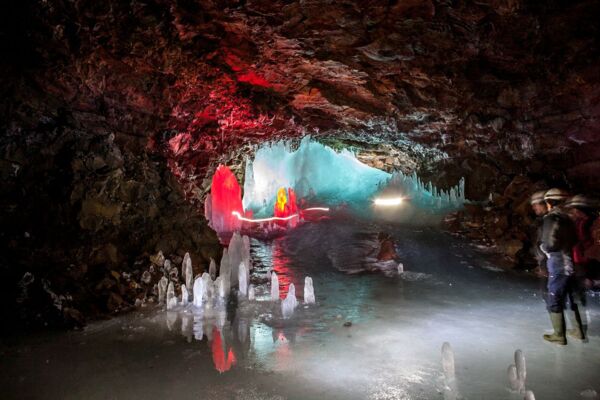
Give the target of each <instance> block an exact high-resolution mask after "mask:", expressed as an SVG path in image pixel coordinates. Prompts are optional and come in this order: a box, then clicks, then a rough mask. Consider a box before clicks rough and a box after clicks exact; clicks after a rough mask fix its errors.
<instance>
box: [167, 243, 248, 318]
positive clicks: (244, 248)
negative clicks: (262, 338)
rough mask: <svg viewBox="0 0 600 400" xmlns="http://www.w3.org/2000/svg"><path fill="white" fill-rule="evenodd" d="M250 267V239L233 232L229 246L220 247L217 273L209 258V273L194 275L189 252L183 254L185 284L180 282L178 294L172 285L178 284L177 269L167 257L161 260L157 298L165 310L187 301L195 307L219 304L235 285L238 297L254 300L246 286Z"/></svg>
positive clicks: (182, 264)
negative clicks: (179, 292) (162, 273)
mask: <svg viewBox="0 0 600 400" xmlns="http://www.w3.org/2000/svg"><path fill="white" fill-rule="evenodd" d="M159 254H160V255H162V253H159ZM251 268H252V262H251V260H250V239H249V238H248V237H247V236H241V235H240V234H239V233H237V232H235V233H234V234H233V236H232V238H231V242H230V244H229V248H226V249H223V256H222V258H221V266H220V268H219V274H218V276H217V265H216V263H215V261H214V260H212V259H211V262H210V266H209V269H208V270H209V272H208V273H207V272H204V273H203V274H202V275H201V276H196V277H195V278H194V272H193V268H192V260H191V257H190V255H189V253H186V254H185V256H184V258H183V262H182V263H181V271H182V273H181V279H182V280H183V282H184V283H181V285H180V289H181V295H180V296H177V295H176V293H175V285H179V283H180V279H179V273H178V269H177V268H176V267H174V266H172V264H171V262H170V261H169V260H164V264H163V272H164V276H163V277H162V278H161V279H160V281H159V282H158V284H157V290H158V301H159V303H160V304H164V305H166V307H167V310H172V309H174V308H176V307H178V306H187V305H188V304H190V303H191V304H192V305H193V306H194V307H196V308H202V307H212V306H214V305H218V304H222V303H223V302H224V301H225V299H226V298H227V297H228V296H229V294H230V292H231V289H232V288H233V287H237V288H238V293H239V295H240V296H241V297H248V298H249V299H250V300H253V299H254V297H255V292H254V287H252V285H249V283H250V269H251ZM174 270H175V272H174Z"/></svg>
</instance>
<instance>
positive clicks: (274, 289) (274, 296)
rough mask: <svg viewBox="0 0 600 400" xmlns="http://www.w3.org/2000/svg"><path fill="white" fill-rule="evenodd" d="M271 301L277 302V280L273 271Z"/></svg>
mask: <svg viewBox="0 0 600 400" xmlns="http://www.w3.org/2000/svg"><path fill="white" fill-rule="evenodd" d="M271 300H272V301H277V300H279V278H277V274H276V273H275V271H273V272H271Z"/></svg>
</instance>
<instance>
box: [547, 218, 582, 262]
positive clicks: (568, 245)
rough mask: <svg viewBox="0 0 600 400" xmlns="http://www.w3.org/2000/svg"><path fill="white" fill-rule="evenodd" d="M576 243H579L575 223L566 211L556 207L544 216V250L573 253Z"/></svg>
mask: <svg viewBox="0 0 600 400" xmlns="http://www.w3.org/2000/svg"><path fill="white" fill-rule="evenodd" d="M575 243H577V232H576V230H575V224H574V223H573V221H572V220H571V219H570V218H569V216H568V215H567V214H566V213H564V212H563V211H562V210H561V209H559V208H554V209H552V211H550V212H549V213H548V214H546V215H545V216H544V225H543V228H542V245H543V247H544V251H546V252H548V253H554V252H563V253H566V254H569V255H571V252H572V249H573V246H574V245H575Z"/></svg>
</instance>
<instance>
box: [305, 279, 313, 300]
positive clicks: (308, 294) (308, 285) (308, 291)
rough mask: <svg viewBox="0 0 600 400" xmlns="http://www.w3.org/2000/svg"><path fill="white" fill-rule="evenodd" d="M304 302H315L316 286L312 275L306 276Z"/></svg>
mask: <svg viewBox="0 0 600 400" xmlns="http://www.w3.org/2000/svg"><path fill="white" fill-rule="evenodd" d="M304 304H315V288H314V287H313V281H312V278H311V277H310V276H307V277H306V278H304Z"/></svg>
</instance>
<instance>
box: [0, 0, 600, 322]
mask: <svg viewBox="0 0 600 400" xmlns="http://www.w3.org/2000/svg"><path fill="white" fill-rule="evenodd" d="M11 3H12V4H10V5H5V6H4V7H5V12H3V13H1V14H2V17H1V18H2V21H1V26H0V33H1V40H2V44H1V45H2V53H3V57H2V60H1V61H0V63H1V64H0V68H1V71H2V74H1V77H0V79H1V81H2V85H1V86H0V90H1V91H2V103H1V105H2V115H3V118H2V121H1V122H0V125H1V128H2V135H1V137H0V155H1V157H0V176H1V179H2V187H3V190H2V196H1V202H2V215H1V219H2V220H1V223H2V230H1V232H0V235H1V237H0V241H1V243H2V248H1V249H0V263H1V264H2V273H3V276H5V277H6V279H5V283H6V286H7V289H6V290H4V291H3V295H4V297H5V298H4V299H3V302H4V304H12V303H14V301H15V299H17V300H18V301H19V302H20V303H19V304H20V305H19V307H16V308H13V310H14V311H15V312H14V314H16V315H21V316H25V317H24V318H25V319H26V320H31V319H36V318H38V317H39V318H38V320H39V321H40V323H47V322H48V318H47V315H48V314H52V312H53V313H54V314H56V311H57V310H58V311H59V312H58V315H57V316H56V320H57V321H62V320H63V319H64V318H65V316H66V318H67V319H68V320H71V319H75V320H80V319H81V318H82V316H81V314H84V315H90V314H93V315H99V314H103V313H110V312H114V311H116V310H119V309H123V308H127V307H129V306H131V305H133V304H134V303H135V300H136V299H139V298H144V296H145V294H146V293H148V291H151V287H152V282H151V283H150V284H147V285H146V284H143V283H140V279H139V275H140V274H141V273H142V271H144V270H146V269H147V268H148V264H149V261H148V254H150V253H153V252H156V251H157V250H158V249H162V250H163V251H164V252H165V253H167V254H172V257H180V256H181V255H182V254H183V252H185V251H190V252H191V253H192V258H193V261H194V267H195V268H196V269H197V271H199V270H201V269H202V268H204V267H205V266H206V264H207V262H208V260H209V258H210V257H211V256H214V255H215V254H216V253H217V252H218V246H217V243H216V239H215V237H214V235H213V234H212V232H211V231H210V230H209V229H207V227H206V225H205V222H204V221H203V219H202V217H201V215H200V210H201V209H202V208H201V203H202V199H203V198H204V195H205V193H206V191H207V189H208V183H209V180H208V178H209V176H210V173H211V171H212V170H214V167H215V166H216V164H217V163H218V162H219V161H226V162H227V163H228V164H233V165H234V166H236V165H237V166H239V165H241V162H242V161H243V157H244V156H245V155H247V154H249V153H250V152H251V151H252V145H255V144H258V143H261V142H264V141H267V140H276V139H280V138H297V137H300V136H302V135H305V134H311V135H313V136H315V137H317V138H319V139H320V140H322V141H324V142H325V143H327V144H330V145H332V146H334V147H335V146H338V147H347V146H350V147H353V148H355V149H357V150H358V152H359V157H360V158H361V159H362V160H364V161H366V162H368V163H370V164H372V165H374V166H377V167H380V168H384V169H395V168H398V169H402V170H405V171H417V172H418V173H419V174H420V176H421V177H423V178H424V179H426V180H432V181H433V182H434V183H435V184H437V185H439V186H445V185H451V184H455V183H456V181H457V180H458V179H459V178H460V177H461V176H464V177H465V178H466V181H467V187H466V189H467V196H468V197H469V198H470V199H472V200H476V201H487V202H488V203H487V204H483V205H481V206H472V207H470V208H468V209H467V210H466V212H464V213H460V214H459V215H455V216H452V217H451V218H449V219H448V221H447V223H448V224H447V226H448V227H449V228H451V229H453V230H457V231H462V232H463V233H465V234H467V235H469V236H471V237H472V238H474V239H477V240H480V241H483V242H485V243H489V244H497V245H498V248H499V250H500V252H502V253H504V254H506V255H507V256H508V257H510V258H511V259H512V260H516V261H518V260H519V259H520V257H521V256H523V254H524V250H525V248H526V244H525V242H526V240H527V238H526V235H525V231H526V225H527V223H528V215H527V212H528V211H527V209H526V206H525V204H526V198H527V196H528V194H529V193H530V192H531V191H532V190H534V189H536V188H543V187H547V186H548V185H563V186H566V187H568V188H570V189H571V190H573V191H587V192H592V193H594V192H595V193H596V194H597V192H598V189H597V185H596V182H597V179H598V178H599V177H600V134H599V132H598V127H599V125H598V116H599V113H600V105H599V104H600V102H599V93H600V76H599V71H600V69H599V68H598V66H599V63H598V61H599V57H598V55H599V49H598V38H599V37H600V35H599V32H598V30H599V26H598V22H597V18H596V16H597V15H600V5H599V3H598V2H597V1H593V0H582V1H566V0H564V1H558V0H552V1H545V2H537V1H520V0H481V1H442V0H440V1H433V0H406V1H399V0H395V1H394V0H390V1H375V0H369V1H324V0H304V1H293V0H287V1H262V0H259V1H210V0H209V1H192V0H185V1H183V0H181V1H175V0H149V1H140V0H131V1H127V2H124V1H91V0H73V1H71V0H69V1H67V0H39V1H38V0H26V1H21V2H11ZM237 171H238V172H240V169H239V168H238V169H237ZM521 258H522V257H521ZM26 272H30V273H32V274H33V276H34V281H33V283H31V284H29V283H28V282H29V279H30V277H27V279H25V281H24V278H23V277H24V274H25V273H26ZM124 273H125V275H124ZM132 276H133V277H132ZM153 279H154V278H153ZM19 282H20V283H19ZM17 283H19V284H17ZM19 285H20V286H19ZM31 285H37V286H38V290H37V292H36V291H34V290H30V289H31V287H30V286H31ZM24 287H30V289H27V290H29V292H30V293H39V296H41V297H43V298H44V299H47V298H49V297H50V298H51V297H52V295H51V294H50V292H51V293H53V294H54V295H56V296H57V297H59V302H61V305H60V307H54V306H53V305H49V306H48V307H49V309H51V310H52V312H50V311H48V312H40V311H39V307H37V304H39V303H40V302H37V303H36V302H35V301H34V300H32V299H31V297H35V296H32V295H31V294H29V297H28V299H24V297H27V296H24V294H23V293H24V291H25V292H26V291H27V290H25V289H23V288H24ZM61 296H62V297H61ZM55 300H56V299H55ZM6 302H8V303H6ZM27 302H31V303H32V304H33V305H32V306H31V307H29V306H28V303H27ZM62 303H64V304H62ZM65 310H66V311H65ZM16 315H12V317H15V316H16Z"/></svg>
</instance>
